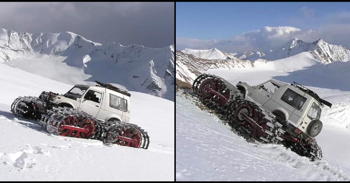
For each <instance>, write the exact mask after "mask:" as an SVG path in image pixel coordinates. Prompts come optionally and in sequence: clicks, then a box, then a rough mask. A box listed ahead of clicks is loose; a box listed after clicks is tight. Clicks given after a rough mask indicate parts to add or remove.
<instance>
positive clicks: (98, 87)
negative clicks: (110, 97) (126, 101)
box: [89, 86, 129, 97]
mask: <svg viewBox="0 0 350 183" xmlns="http://www.w3.org/2000/svg"><path fill="white" fill-rule="evenodd" d="M89 87H90V89H93V90H96V91H99V92H104V91H105V89H107V90H108V92H109V93H118V94H120V95H124V94H123V93H120V92H117V91H114V90H111V89H108V88H105V87H102V86H89ZM124 97H129V96H127V95H124Z"/></svg>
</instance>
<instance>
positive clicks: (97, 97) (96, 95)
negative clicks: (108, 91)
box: [84, 90, 102, 103]
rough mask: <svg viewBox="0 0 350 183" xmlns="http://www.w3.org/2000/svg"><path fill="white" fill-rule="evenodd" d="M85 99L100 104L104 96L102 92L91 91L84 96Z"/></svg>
mask: <svg viewBox="0 0 350 183" xmlns="http://www.w3.org/2000/svg"><path fill="white" fill-rule="evenodd" d="M84 99H86V100H90V101H93V102H96V103H100V102H101V99H102V94H101V93H100V92H96V91H93V90H89V91H88V92H87V93H86V95H85V96H84Z"/></svg>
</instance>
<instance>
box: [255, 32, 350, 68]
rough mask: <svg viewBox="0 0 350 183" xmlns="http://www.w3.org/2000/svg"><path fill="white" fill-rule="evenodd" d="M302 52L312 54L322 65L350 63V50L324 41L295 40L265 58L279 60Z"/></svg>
mask: <svg viewBox="0 0 350 183" xmlns="http://www.w3.org/2000/svg"><path fill="white" fill-rule="evenodd" d="M301 52H310V53H311V54H312V56H313V57H314V58H315V59H317V60H319V61H320V62H322V63H331V62H335V61H343V62H345V61H349V60H350V50H348V49H347V48H345V47H343V46H339V45H332V44H329V43H327V42H325V41H323V40H322V39H319V40H317V41H315V42H312V43H307V42H304V41H302V40H300V39H297V38H294V39H292V40H291V41H289V42H287V43H286V44H285V45H283V46H281V47H280V48H279V49H276V50H274V51H272V52H269V53H267V54H266V55H265V56H264V57H262V58H264V59H266V60H277V59H282V58H286V57H289V56H293V55H296V54H299V53H301Z"/></svg>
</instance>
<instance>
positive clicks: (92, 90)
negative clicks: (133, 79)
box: [51, 81, 131, 122]
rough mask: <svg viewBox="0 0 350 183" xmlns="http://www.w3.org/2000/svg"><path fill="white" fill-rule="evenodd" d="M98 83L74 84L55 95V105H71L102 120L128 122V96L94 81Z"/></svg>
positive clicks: (127, 93) (114, 88)
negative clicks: (67, 89)
mask: <svg viewBox="0 0 350 183" xmlns="http://www.w3.org/2000/svg"><path fill="white" fill-rule="evenodd" d="M96 82H97V83H98V84H99V85H96V86H88V85H81V84H78V85H75V86H74V87H73V88H72V89H70V90H69V91H68V92H67V93H66V94H64V95H56V96H54V97H53V98H52V100H51V102H52V103H53V104H54V105H56V106H61V107H72V108H74V109H77V110H78V111H83V112H86V113H88V114H90V115H92V116H94V117H96V118H97V119H100V120H103V121H121V122H129V119H130V96H131V94H130V93H129V92H127V91H125V90H122V89H120V88H117V87H115V86H112V85H111V84H104V83H100V82H98V81H96Z"/></svg>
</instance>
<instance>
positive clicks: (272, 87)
mask: <svg viewBox="0 0 350 183" xmlns="http://www.w3.org/2000/svg"><path fill="white" fill-rule="evenodd" d="M260 88H262V89H264V90H266V91H267V92H269V93H272V94H274V93H275V91H277V90H278V88H279V86H276V85H274V84H273V83H271V81H269V82H267V83H265V84H264V85H261V86H260Z"/></svg>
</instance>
